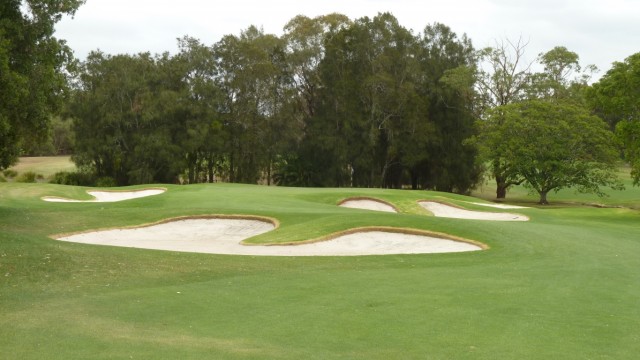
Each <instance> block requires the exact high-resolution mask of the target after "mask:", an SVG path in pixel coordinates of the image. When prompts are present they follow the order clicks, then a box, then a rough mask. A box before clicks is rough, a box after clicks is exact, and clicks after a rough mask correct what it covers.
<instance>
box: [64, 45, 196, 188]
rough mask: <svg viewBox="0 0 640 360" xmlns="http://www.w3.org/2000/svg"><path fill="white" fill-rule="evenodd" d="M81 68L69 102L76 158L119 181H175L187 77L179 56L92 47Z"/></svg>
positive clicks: (181, 166)
mask: <svg viewBox="0 0 640 360" xmlns="http://www.w3.org/2000/svg"><path fill="white" fill-rule="evenodd" d="M80 69H81V72H80V76H79V79H78V83H77V84H78V87H77V89H76V90H75V94H74V96H73V102H72V104H71V113H72V114H73V116H74V129H75V132H76V134H77V136H76V147H75V151H76V152H75V154H74V155H73V156H72V159H73V160H74V161H75V162H76V164H77V165H79V166H80V167H89V168H91V169H93V170H94V172H95V173H96V175H97V176H98V177H110V178H113V179H114V181H115V183H116V184H118V185H129V184H142V183H152V182H163V183H172V182H176V181H177V180H178V176H179V174H180V173H181V172H182V171H183V169H184V162H183V152H182V149H180V147H179V146H178V141H176V137H177V136H179V134H181V131H182V130H183V129H184V126H183V125H182V124H183V123H184V116H183V114H182V112H183V111H184V109H185V107H184V106H180V104H181V103H182V101H181V99H180V96H181V93H182V88H183V87H184V86H185V83H184V82H183V80H182V78H183V72H181V71H179V69H176V68H175V62H174V61H173V60H172V59H171V58H170V57H169V56H168V54H164V55H161V56H156V57H152V56H151V55H150V54H148V53H143V54H139V55H115V56H109V55H104V54H102V53H100V52H92V53H91V54H89V56H88V58H87V61H86V62H84V63H83V64H82V65H81V68H80Z"/></svg>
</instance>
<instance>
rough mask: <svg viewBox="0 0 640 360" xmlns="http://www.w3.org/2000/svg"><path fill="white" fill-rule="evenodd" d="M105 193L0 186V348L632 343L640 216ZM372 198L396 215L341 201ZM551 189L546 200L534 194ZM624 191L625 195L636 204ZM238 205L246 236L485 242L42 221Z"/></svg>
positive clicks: (230, 352)
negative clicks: (165, 243)
mask: <svg viewBox="0 0 640 360" xmlns="http://www.w3.org/2000/svg"><path fill="white" fill-rule="evenodd" d="M168 188H169V191H168V192H167V193H166V194H163V195H159V196H154V197H149V198H144V199H138V200H131V201H126V202H121V203H110V204H98V203H93V204H92V203H87V204H77V203H75V204H73V203H72V204H61V203H45V202H43V201H41V200H39V197H40V196H44V195H59V196H69V197H80V196H86V195H84V194H83V189H80V188H76V187H66V186H57V185H48V184H15V183H5V184H0V309H2V312H1V313H0V358H3V359H11V358H16V359H18V358H19V359H28V358H34V359H36V358H44V357H46V358H60V359H71V358H98V359H99V358H105V359H106V358H109V359H111V358H130V357H131V358H154V359H160V358H166V359H175V358H183V359H186V358H194V359H200V358H229V359H252V358H255V359H263V358H283V359H300V358H309V359H327V358H348V359H376V358H378V359H389V358H415V359H452V358H455V359H467V358H468V359H514V358H528V359H532V358H539V359H548V358H558V357H562V358H565V359H585V358H592V359H607V358H611V359H632V358H635V357H636V356H637V353H638V352H639V351H640V323H639V322H638V319H640V307H638V304H639V303H640V270H639V269H640V256H638V253H639V252H640V236H639V235H640V228H639V227H638V223H639V220H640V213H639V212H637V211H634V210H628V209H617V208H615V209H598V208H589V207H567V206H564V207H551V208H546V209H527V210H522V211H519V212H521V213H524V214H526V215H529V216H530V217H531V218H532V221H531V222H528V223H499V222H483V221H465V220H454V219H441V218H435V217H431V216H428V215H429V214H428V213H426V212H425V211H423V210H422V209H421V208H420V207H419V206H417V205H416V203H415V201H416V200H418V199H440V200H442V199H443V197H446V198H450V199H452V200H451V201H452V202H457V203H458V204H459V205H461V206H466V207H469V208H476V209H482V210H486V211H491V209H488V208H481V207H475V206H472V205H470V204H466V203H463V202H459V200H473V199H469V198H465V197H461V196H455V195H450V194H442V193H433V192H422V191H420V192H412V191H390V190H364V189H362V190H358V189H291V188H267V187H259V186H247V185H230V184H216V185H198V186H181V187H180V186H168ZM353 195H358V196H374V197H378V198H381V199H384V200H387V201H389V202H392V203H394V204H395V205H396V206H398V207H399V208H400V209H402V210H403V211H404V212H405V213H403V214H386V213H376V212H371V211H364V210H353V209H342V208H338V207H336V206H335V205H334V204H335V203H337V202H338V201H339V200H341V199H343V198H345V197H348V196H353ZM551 200H553V199H551ZM637 200H638V199H636V201H637ZM220 213H232V214H255V215H268V216H272V217H275V218H277V219H278V220H280V222H281V227H280V228H279V229H278V230H277V231H274V232H271V233H268V234H265V235H262V236H260V237H257V238H255V239H253V240H254V241H256V242H273V241H295V240H304V239H307V238H314V237H318V236H322V235H326V234H327V233H329V232H332V231H337V230H343V229H347V228H351V227H356V226H365V225H388V226H406V227H414V228H421V229H429V230H435V231H441V232H447V233H451V234H455V235H458V236H462V237H467V238H471V239H474V240H478V241H482V242H485V243H486V244H488V245H490V246H491V249H490V250H488V251H483V252H474V253H458V254H437V255H436V254H434V255H390V256H366V257H318V258H269V257H243V256H217V255H202V254H189V253H176V252H164V251H151V250H136V249H125V248H115V247H100V246H91V245H81V244H71V243H62V242H56V241H53V240H50V239H49V238H48V237H47V236H48V235H50V234H54V233H63V232H70V231H77V230H84V229H93V228H103V227H112V226H122V225H135V224H141V223H147V222H152V221H156V220H159V219H164V218H168V217H172V216H180V215H190V214H220Z"/></svg>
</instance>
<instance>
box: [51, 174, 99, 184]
mask: <svg viewBox="0 0 640 360" xmlns="http://www.w3.org/2000/svg"><path fill="white" fill-rule="evenodd" d="M49 182H50V183H52V184H60V185H75V186H93V185H94V184H95V183H96V178H95V176H94V175H93V174H91V173H87V172H69V171H60V172H57V173H55V174H54V175H53V177H52V178H51V180H50V181H49Z"/></svg>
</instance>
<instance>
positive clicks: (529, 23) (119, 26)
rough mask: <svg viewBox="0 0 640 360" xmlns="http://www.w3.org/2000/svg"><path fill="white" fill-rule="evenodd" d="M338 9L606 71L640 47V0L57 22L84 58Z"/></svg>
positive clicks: (156, 49) (144, 0)
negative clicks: (519, 43) (512, 43)
mask: <svg viewBox="0 0 640 360" xmlns="http://www.w3.org/2000/svg"><path fill="white" fill-rule="evenodd" d="M332 12H338V13H342V14H345V15H347V16H348V17H349V18H351V19H352V20H353V19H357V18H360V17H363V16H369V17H373V16H375V15H376V14H377V13H378V12H391V13H392V14H393V15H394V16H395V17H396V18H397V19H398V21H399V22H400V24H401V25H402V26H404V27H406V28H408V29H413V31H414V33H417V32H421V31H422V30H423V29H424V27H425V26H426V25H427V24H432V23H434V22H440V23H443V24H445V25H447V26H449V27H450V28H451V29H452V30H453V31H454V32H456V33H457V34H458V35H461V34H462V33H466V34H467V36H469V37H470V38H471V40H472V41H473V44H474V46H475V47H476V48H482V47H485V46H491V45H494V44H495V41H496V40H501V39H512V40H517V39H518V38H519V37H522V38H523V39H524V40H525V41H529V45H528V46H527V48H526V55H527V58H528V60H529V61H532V60H534V59H535V57H536V56H537V55H538V54H539V53H541V52H545V51H548V50H550V49H552V48H553V47H554V46H566V47H567V48H568V49H569V50H571V51H574V52H576V53H577V54H578V55H579V56H580V63H581V64H582V65H583V66H584V65H588V64H595V65H596V66H598V68H600V70H601V71H600V73H599V74H598V75H597V76H596V78H597V77H599V76H601V75H603V74H604V73H605V72H606V71H607V70H609V69H610V68H611V63H613V62H614V61H623V60H624V59H625V58H626V57H628V56H630V55H632V54H634V53H637V52H640V41H639V40H640V1H639V0H437V1H436V0H396V1H392V0H341V1H336V0H315V1H306V0H299V1H294V0H262V1H259V0H226V1H213V0H209V1H207V0H87V2H86V4H84V5H83V6H81V7H80V9H79V10H78V12H77V13H76V15H75V17H74V18H73V19H71V18H65V19H63V20H62V21H61V22H60V23H59V24H58V25H57V32H56V36H57V37H58V38H62V39H65V40H67V42H68V44H69V46H70V47H71V48H72V49H73V50H74V51H75V54H76V56H77V57H78V58H80V59H84V58H85V57H86V55H87V54H88V53H89V52H90V51H91V50H95V49H100V50H102V51H104V52H106V53H109V54H117V53H138V52H144V51H150V52H152V53H161V52H164V51H169V52H172V53H174V52H175V51H176V50H177V45H176V44H177V42H176V38H179V37H182V36H184V35H189V36H192V37H195V38H198V39H200V40H201V41H202V42H203V43H205V44H207V45H211V44H213V43H215V42H217V41H219V40H220V39H221V38H222V36H224V35H227V34H239V33H240V31H241V30H244V29H246V28H247V27H249V26H250V25H256V26H258V27H263V29H264V31H265V32H267V33H273V34H276V35H281V34H282V28H283V27H284V25H285V24H286V23H287V22H288V21H289V20H290V19H292V18H293V17H294V16H296V15H299V14H303V15H306V16H309V17H315V16H318V15H324V14H328V13H332Z"/></svg>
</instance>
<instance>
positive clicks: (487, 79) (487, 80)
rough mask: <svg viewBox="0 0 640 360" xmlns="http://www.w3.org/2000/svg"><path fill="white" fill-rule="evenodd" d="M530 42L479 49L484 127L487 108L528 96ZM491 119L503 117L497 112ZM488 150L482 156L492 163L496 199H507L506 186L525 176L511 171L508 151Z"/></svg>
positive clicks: (479, 110) (480, 110)
mask: <svg viewBox="0 0 640 360" xmlns="http://www.w3.org/2000/svg"><path fill="white" fill-rule="evenodd" d="M526 46H527V43H526V42H524V41H523V40H522V38H519V39H518V40H517V41H512V40H504V41H501V42H496V45H495V46H494V47H488V48H484V49H482V50H480V51H479V52H478V53H477V56H478V66H479V67H478V71H477V81H476V83H475V86H476V91H477V94H478V100H477V102H478V105H477V114H476V115H477V117H478V119H479V120H480V122H479V125H480V127H481V128H485V127H486V124H483V121H487V119H488V118H487V116H486V114H487V111H489V110H491V109H496V108H500V107H502V106H504V105H508V104H513V103H516V102H518V101H521V100H524V99H526V98H527V94H528V88H529V84H530V80H531V74H532V71H531V66H532V64H533V63H532V62H527V61H526V59H525V57H526V56H525V55H526V54H525V49H526ZM491 121H493V122H498V124H495V125H497V126H500V122H501V121H502V119H501V118H500V117H499V116H497V114H496V113H495V111H494V112H493V115H492V116H491ZM482 148H483V149H485V151H483V152H482V154H481V155H482V156H481V158H482V159H483V160H486V161H488V162H489V163H490V171H491V175H492V176H493V177H494V178H495V180H496V198H498V199H504V198H505V197H506V195H507V189H509V187H511V186H513V185H517V184H520V183H522V181H523V178H522V177H521V176H520V175H519V174H518V173H517V172H515V171H512V169H511V164H510V157H509V154H507V153H504V152H502V151H500V148H499V147H496V146H482Z"/></svg>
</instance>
